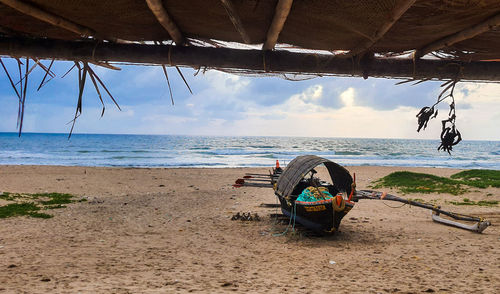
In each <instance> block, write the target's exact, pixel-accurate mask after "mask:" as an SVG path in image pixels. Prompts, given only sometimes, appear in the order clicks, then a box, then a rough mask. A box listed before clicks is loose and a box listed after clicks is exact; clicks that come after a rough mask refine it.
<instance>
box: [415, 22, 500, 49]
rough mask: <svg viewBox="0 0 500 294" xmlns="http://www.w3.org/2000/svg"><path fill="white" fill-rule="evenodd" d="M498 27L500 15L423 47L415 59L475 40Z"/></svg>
mask: <svg viewBox="0 0 500 294" xmlns="http://www.w3.org/2000/svg"><path fill="white" fill-rule="evenodd" d="M497 26H500V13H498V14H496V15H494V16H492V17H490V18H488V19H487V20H485V21H483V22H480V23H478V24H476V25H474V26H473V27H470V28H467V29H465V30H462V31H460V32H457V33H455V34H453V35H449V36H447V37H444V38H442V39H439V40H437V41H434V42H432V43H430V44H427V45H425V46H423V47H422V48H420V49H418V50H416V51H415V58H420V57H422V56H424V55H425V54H427V53H431V52H433V51H436V50H439V49H442V48H445V47H449V46H451V45H453V44H455V43H458V42H461V41H465V40H467V39H471V38H474V37H475V36H477V35H480V34H482V33H485V32H487V31H489V30H491V29H493V28H494V27H497Z"/></svg>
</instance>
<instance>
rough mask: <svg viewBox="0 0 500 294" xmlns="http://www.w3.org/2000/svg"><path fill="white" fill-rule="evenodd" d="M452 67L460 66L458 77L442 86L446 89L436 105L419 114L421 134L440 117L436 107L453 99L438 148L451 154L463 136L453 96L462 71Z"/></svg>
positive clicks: (443, 123)
mask: <svg viewBox="0 0 500 294" xmlns="http://www.w3.org/2000/svg"><path fill="white" fill-rule="evenodd" d="M449 65H450V66H458V71H457V75H456V77H455V78H454V79H452V80H449V81H447V82H445V83H443V84H442V85H441V88H444V89H443V90H442V91H441V93H440V94H439V96H438V99H437V101H436V103H434V104H433V105H432V106H425V107H423V108H422V109H420V112H419V113H418V114H417V124H418V128H417V132H420V130H422V129H424V130H425V128H426V127H427V123H428V122H429V120H431V119H433V118H436V117H437V115H438V110H437V109H435V108H434V107H435V106H436V105H438V104H439V103H441V102H442V101H443V100H445V99H447V98H448V97H450V98H451V103H450V111H449V112H448V119H445V120H442V121H441V123H442V129H441V144H440V145H439V147H438V150H443V151H446V152H448V153H449V154H451V152H450V151H452V150H453V146H455V145H457V144H458V143H459V142H460V141H462V135H461V134H460V132H459V131H458V129H457V127H456V125H455V120H456V118H457V116H456V112H455V97H454V96H453V93H454V90H455V86H456V85H457V83H458V81H459V80H460V79H459V77H460V74H461V72H462V69H461V67H460V66H459V65H457V64H449ZM411 81H414V80H407V81H403V82H400V83H398V84H402V83H405V82H411Z"/></svg>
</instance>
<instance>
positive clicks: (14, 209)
mask: <svg viewBox="0 0 500 294" xmlns="http://www.w3.org/2000/svg"><path fill="white" fill-rule="evenodd" d="M39 210H40V207H38V205H36V204H35V203H33V202H25V203H11V204H8V205H5V206H0V218H7V217H13V216H23V215H27V216H31V217H41V218H51V217H52V216H51V215H49V214H46V213H39V212H38V211H39Z"/></svg>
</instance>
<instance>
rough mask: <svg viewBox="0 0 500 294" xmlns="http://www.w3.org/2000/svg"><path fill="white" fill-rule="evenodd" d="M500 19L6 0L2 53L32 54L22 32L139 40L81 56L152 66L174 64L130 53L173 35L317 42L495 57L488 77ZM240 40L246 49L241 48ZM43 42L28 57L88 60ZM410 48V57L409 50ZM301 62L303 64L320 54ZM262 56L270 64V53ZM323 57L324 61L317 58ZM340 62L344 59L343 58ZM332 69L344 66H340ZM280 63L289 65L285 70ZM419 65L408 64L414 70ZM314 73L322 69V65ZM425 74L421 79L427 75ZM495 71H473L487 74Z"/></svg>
mask: <svg viewBox="0 0 500 294" xmlns="http://www.w3.org/2000/svg"><path fill="white" fill-rule="evenodd" d="M499 26H500V1H498V0H349V1H333V0H295V1H293V0H163V1H161V0H106V1H102V0H51V1H47V0H0V55H3V56H6V55H7V56H13V57H26V55H29V54H30V51H28V50H27V49H26V47H29V46H32V45H33V44H32V43H30V45H27V43H23V41H22V40H27V39H30V40H32V39H35V40H66V41H71V42H75V41H82V40H85V41H101V42H104V44H114V43H117V44H134V45H137V46H136V47H134V48H132V49H133V50H132V49H130V48H128V47H127V50H128V51H125V50H122V49H123V48H121V47H120V48H118V47H116V48H115V47H113V48H111V49H109V50H108V51H107V52H105V53H102V52H100V51H99V50H100V49H101V47H97V45H96V47H95V48H94V50H93V51H92V50H91V49H89V52H90V53H89V52H86V53H85V54H87V55H89V56H91V57H92V58H97V57H98V56H100V57H101V60H97V61H106V62H107V61H113V57H115V61H130V62H135V63H156V64H168V63H167V62H165V59H166V58H164V59H163V60H160V59H158V60H157V62H153V61H155V60H154V57H151V58H150V59H153V60H150V59H144V58H143V59H140V58H136V57H137V56H134V55H133V54H132V53H133V52H137V50H140V49H141V46H142V47H147V46H148V45H149V46H150V45H152V44H155V43H154V42H167V43H162V44H166V45H168V44H174V41H175V44H176V45H177V46H176V47H179V46H178V45H183V47H188V48H192V47H204V48H207V47H210V48H217V49H224V48H221V47H226V48H232V49H235V48H236V49H242V48H243V49H254V50H255V49H258V50H260V49H266V50H275V51H292V52H299V53H304V52H306V53H311V52H312V53H314V54H317V52H318V51H311V50H324V51H320V52H322V54H323V55H324V54H325V53H326V54H330V55H332V54H333V55H335V56H344V57H345V58H346V59H347V60H353V61H351V62H355V61H354V60H355V59H353V58H352V57H361V56H365V55H370V56H374V57H377V58H380V57H383V58H385V59H397V58H395V57H397V56H398V55H404V54H408V53H414V56H416V58H417V59H418V58H420V57H422V56H426V55H427V56H428V57H429V56H431V55H429V53H430V54H433V55H434V58H435V59H440V60H447V61H460V62H471V61H490V62H489V65H488V66H490V67H489V69H486V68H484V69H483V68H479V67H477V66H476V65H475V67H474V69H473V70H474V71H475V72H480V73H481V72H485V71H490V73H489V76H491V75H493V77H492V80H497V79H498V72H497V71H498V66H496V65H495V66H494V67H491V64H492V61H499V60H500V28H499ZM13 38H14V39H13ZM80 43H81V42H80ZM158 44H160V43H158ZM239 44H245V46H247V47H241V46H240V47H238V45H239ZM262 44H263V47H262ZM252 45H256V46H254V47H251V46H252ZM41 46H42V48H46V51H49V52H42V51H43V50H33V51H32V52H33V53H32V54H31V55H32V56H31V57H41V58H51V57H53V58H55V59H67V60H84V57H82V56H85V55H82V54H81V55H78V54H76V53H81V51H77V50H76V49H75V48H74V47H71V46H69V45H68V44H66V43H65V44H63V45H61V44H60V43H57V44H55V45H54V44H48V43H43V44H42V45H41ZM235 46H236V47H235ZM248 46H250V47H248ZM55 48H58V49H57V50H56V49H55ZM65 48H66V49H68V48H69V49H71V50H70V52H71V54H73V55H75V54H76V55H75V57H74V58H71V56H68V55H64V54H63V53H62V52H64V51H63V50H64V49H65ZM21 49H23V50H21ZM24 49H26V50H24ZM35 49H36V48H35ZM38 49H39V48H38ZM69 49H68V50H69ZM129 49H130V50H129ZM136 49H137V50H136ZM82 50H83V49H82ZM294 50H296V51H294ZM297 50H298V51H297ZM247 51H251V50H247ZM75 52H76V53H75ZM109 52H115V56H112V57H110V55H112V54H111V53H109ZM124 52H125V53H124ZM131 52H132V53H131ZM220 52H222V56H220V55H214V56H211V57H210V59H209V61H211V60H214V59H216V60H215V61H214V65H213V67H214V68H217V67H220V68H222V67H226V68H228V67H232V68H241V69H248V70H250V71H254V70H255V68H254V67H255V66H254V65H249V64H246V63H245V62H244V60H241V57H234V56H233V57H232V58H233V59H235V60H237V63H238V64H236V65H227V63H228V62H226V63H224V62H222V61H224V56H225V55H228V56H229V55H230V54H226V53H225V52H223V51H220ZM42 53H43V54H42ZM188 53H189V54H192V55H189V56H187V55H183V56H185V57H186V58H189V59H191V60H192V59H193V57H192V56H201V55H206V54H208V53H210V54H212V52H205V51H203V52H201V51H196V52H188ZM367 53H369V54H367ZM99 54H100V55H99ZM106 54H107V55H106ZM151 54H152V53H150V52H147V53H143V55H151ZM182 54H184V53H182ZM182 54H180V55H182ZM404 56H406V57H407V58H406V59H408V60H411V58H408V56H409V55H404ZM104 57H106V58H104ZM181 57H182V56H181ZM89 58H90V57H89ZM169 58H170V55H169ZM172 58H173V57H172ZM229 58H231V56H230V57H229ZM280 58H281V57H279V56H278V57H276V59H277V61H275V63H279V62H280V61H282V62H284V63H288V64H289V65H290V66H291V67H292V68H291V69H290V71H291V72H301V64H297V63H300V62H302V61H301V60H297V61H295V60H294V61H292V59H286V61H283V60H285V59H280ZM260 59H262V57H260ZM264 59H265V57H264ZM169 61H170V64H173V63H172V60H170V59H169ZM303 61H304V64H305V67H306V68H307V66H309V67H311V63H312V62H314V61H312V60H303ZM179 62H180V61H179ZM261 63H264V65H263V68H264V70H265V71H268V70H269V68H266V60H264V61H263V62H261ZM267 63H268V64H269V63H270V62H267ZM291 63H294V64H291ZM307 63H309V64H307ZM317 63H318V64H319V65H322V64H323V63H325V62H324V61H323V60H318V61H317ZM493 63H497V64H498V62H493ZM177 64H179V63H177ZM184 65H188V66H192V67H199V66H207V61H206V60H197V61H192V62H184ZM208 66H209V67H210V65H208ZM270 66H271V65H268V67H270ZM279 66H281V65H279ZM342 66H344V67H346V66H347V65H345V64H340V67H342ZM376 66H377V65H375V66H374V67H376ZM384 66H386V67H391V66H392V67H394V68H397V66H398V65H392V63H388V64H386V63H384ZM439 66H442V64H432V67H433V68H438V67H439ZM330 67H337V68H338V67H339V65H337V64H335V65H331V66H330ZM278 70H281V71H286V68H284V69H281V68H278ZM377 70H379V69H377V68H376V69H375V70H374V71H375V76H380V75H381V74H379V73H378V72H377ZM418 70H419V69H418V68H417V70H415V69H412V71H413V72H415V71H417V72H418ZM304 71H307V70H306V69H305V70H304ZM309 71H310V72H313V71H311V70H309ZM337 71H338V70H337ZM398 71H400V70H399V69H397V70H393V71H391V72H390V73H389V77H391V76H398V75H400V76H408V74H400V73H399V72H398ZM455 71H456V70H455ZM491 71H493V73H491ZM317 72H318V73H319V74H321V72H322V71H321V70H318V71H317ZM323 72H326V71H323ZM340 72H348V70H343V69H342V70H340ZM428 72H429V71H428ZM367 74H368V73H367V72H366V69H365V72H364V73H362V72H354V71H353V75H358V76H359V75H361V76H365V77H366V75H367ZM422 75H423V76H424V77H425V76H426V75H428V73H427V74H426V73H423V74H422ZM489 76H487V77H483V76H481V75H480V76H477V78H478V79H479V80H485V79H488V77H489ZM437 78H439V77H437ZM470 79H474V76H472V77H470Z"/></svg>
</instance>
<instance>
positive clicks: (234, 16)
mask: <svg viewBox="0 0 500 294" xmlns="http://www.w3.org/2000/svg"><path fill="white" fill-rule="evenodd" d="M220 2H221V3H222V6H224V9H226V12H227V15H228V16H229V19H230V20H231V22H232V23H233V25H234V27H235V28H236V30H237V31H238V33H239V34H240V36H241V39H242V40H243V42H245V43H246V44H250V43H251V41H250V36H248V33H247V31H246V30H245V27H244V26H243V23H242V22H241V18H240V16H239V15H238V12H237V11H236V8H235V7H234V5H233V2H231V0H220Z"/></svg>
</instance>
